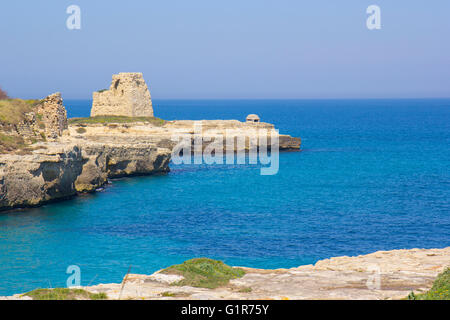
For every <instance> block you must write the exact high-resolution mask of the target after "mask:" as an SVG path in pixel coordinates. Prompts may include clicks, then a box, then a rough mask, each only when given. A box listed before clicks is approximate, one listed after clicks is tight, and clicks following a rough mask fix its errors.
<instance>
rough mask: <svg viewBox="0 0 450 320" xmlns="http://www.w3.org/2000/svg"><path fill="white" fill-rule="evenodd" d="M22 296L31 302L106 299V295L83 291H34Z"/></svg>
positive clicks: (58, 289)
mask: <svg viewBox="0 0 450 320" xmlns="http://www.w3.org/2000/svg"><path fill="white" fill-rule="evenodd" d="M24 296H28V297H31V298H33V300H105V299H108V296H107V295H106V293H91V292H88V291H86V290H83V289H68V288H55V289H36V290H33V291H30V292H28V293H25V294H24Z"/></svg>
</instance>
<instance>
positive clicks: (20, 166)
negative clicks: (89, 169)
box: [0, 145, 83, 210]
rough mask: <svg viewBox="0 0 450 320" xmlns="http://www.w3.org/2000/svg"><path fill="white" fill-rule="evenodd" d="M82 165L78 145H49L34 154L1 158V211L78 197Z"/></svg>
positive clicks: (2, 156) (3, 156)
mask: <svg viewBox="0 0 450 320" xmlns="http://www.w3.org/2000/svg"><path fill="white" fill-rule="evenodd" d="M82 165H83V159H82V157H81V150H80V148H79V147H77V146H63V145H48V146H47V147H45V149H44V148H43V149H38V150H36V151H34V152H33V153H32V154H31V155H1V156H0V210H4V209H10V208H15V207H28V206H36V205H38V204H41V203H44V202H48V201H50V200H56V199H61V198H66V197H70V196H72V195H75V193H76V190H75V183H74V182H75V179H76V177H77V176H78V175H80V173H81V171H82Z"/></svg>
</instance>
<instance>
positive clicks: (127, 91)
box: [91, 73, 153, 117]
mask: <svg viewBox="0 0 450 320" xmlns="http://www.w3.org/2000/svg"><path fill="white" fill-rule="evenodd" d="M95 116H126V117H153V107H152V100H151V97H150V91H149V90H148V87H147V84H146V83H145V80H144V77H143V75H142V73H119V74H114V75H113V76H112V83H111V86H110V88H109V90H101V91H97V92H94V93H93V102H92V109H91V117H95Z"/></svg>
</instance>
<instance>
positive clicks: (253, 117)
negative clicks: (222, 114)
mask: <svg viewBox="0 0 450 320" xmlns="http://www.w3.org/2000/svg"><path fill="white" fill-rule="evenodd" d="M246 120H247V122H259V121H260V119H259V116H258V115H257V114H249V115H248V116H247V119H246Z"/></svg>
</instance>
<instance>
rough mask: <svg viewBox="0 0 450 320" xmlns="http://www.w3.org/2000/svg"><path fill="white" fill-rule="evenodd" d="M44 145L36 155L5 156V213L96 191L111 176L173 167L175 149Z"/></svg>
mask: <svg viewBox="0 0 450 320" xmlns="http://www.w3.org/2000/svg"><path fill="white" fill-rule="evenodd" d="M77 142H80V141H70V140H64V139H63V140H62V141H60V142H49V143H41V144H38V147H41V148H38V149H36V150H34V151H33V152H32V154H30V155H17V154H16V155H12V154H4V155H1V156H0V211H1V210H7V209H12V208H17V207H30V206H37V205H40V204H43V203H46V202H49V201H53V200H58V199H64V198H68V197H71V196H74V195H76V194H77V193H78V192H90V191H94V190H95V189H97V188H98V187H100V186H102V185H104V184H105V183H106V182H107V179H108V178H116V177H122V176H129V175H137V174H140V175H143V174H155V173H165V172H167V171H169V166H168V164H169V160H170V150H168V149H162V148H156V147H154V146H151V145H149V144H147V145H145V144H141V145H130V144H102V143H77Z"/></svg>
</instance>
